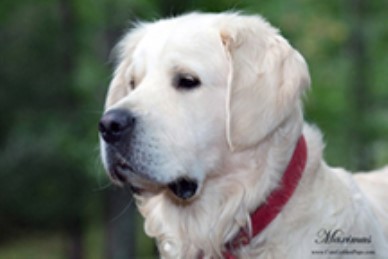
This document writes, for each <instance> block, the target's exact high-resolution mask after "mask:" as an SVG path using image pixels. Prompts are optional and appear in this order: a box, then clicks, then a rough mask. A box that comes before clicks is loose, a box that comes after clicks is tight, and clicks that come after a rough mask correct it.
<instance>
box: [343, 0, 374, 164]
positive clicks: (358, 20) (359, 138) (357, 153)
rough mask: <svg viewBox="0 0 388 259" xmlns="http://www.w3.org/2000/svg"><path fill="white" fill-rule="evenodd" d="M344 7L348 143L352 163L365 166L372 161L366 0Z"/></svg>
mask: <svg viewBox="0 0 388 259" xmlns="http://www.w3.org/2000/svg"><path fill="white" fill-rule="evenodd" d="M347 7H348V8H347V10H348V11H349V15H350V27H351V36H350V40H349V54H350V59H351V73H350V80H349V82H350V87H348V89H349V91H348V94H349V97H350V111H349V114H350V118H351V123H349V129H348V130H349V138H350V139H349V143H350V145H351V146H352V147H351V150H353V152H354V153H352V154H351V155H352V159H351V161H353V162H352V164H353V165H354V167H355V169H357V170H366V169H368V168H370V167H371V166H372V164H373V161H372V160H373V154H372V149H371V148H370V147H368V146H369V144H370V142H371V140H370V136H369V134H368V127H367V126H368V125H367V116H368V109H369V108H370V107H369V104H370V103H371V99H372V98H371V92H370V86H368V84H369V68H370V67H369V64H368V58H367V49H366V45H367V42H366V38H365V34H364V31H365V28H364V26H365V23H364V18H365V8H366V1H363V0H349V1H348V6H347Z"/></svg>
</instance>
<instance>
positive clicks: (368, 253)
mask: <svg viewBox="0 0 388 259" xmlns="http://www.w3.org/2000/svg"><path fill="white" fill-rule="evenodd" d="M116 51H117V60H118V62H117V66H116V69H115V72H114V76H113V79H112V81H111V83H110V86H109V91H108V93H107V98H106V103H105V112H104V114H103V116H102V118H101V120H100V122H99V136H100V145H101V156H102V161H103V164H104V167H105V169H106V171H107V172H108V174H109V176H110V177H111V179H112V181H114V182H115V183H117V184H120V185H124V184H126V185H129V186H130V187H131V188H132V190H133V193H134V197H135V199H136V201H137V206H138V209H139V211H140V213H141V214H142V216H144V219H145V221H144V228H145V232H146V234H147V235H149V236H150V237H153V238H155V239H156V241H157V245H158V249H159V252H160V256H161V257H162V258H275V259H284V258H288V259H305V258H352V259H353V258H357V259H358V258H380V259H387V258H388V243H387V239H388V168H386V169H381V170H379V171H376V172H373V173H368V174H358V175H355V176H353V175H352V174H350V173H348V172H346V171H345V170H343V169H339V168H331V167H329V166H328V165H327V164H326V163H325V162H324V161H323V159H322V149H323V146H324V144H323V141H322V136H321V133H320V131H319V130H318V129H317V128H316V127H315V126H311V125H309V124H307V123H305V122H304V119H303V113H302V102H301V99H302V97H303V94H304V92H306V90H307V89H308V88H309V86H310V76H309V71H308V67H307V65H306V62H305V60H304V58H303V57H302V55H301V54H300V53H299V52H298V51H296V50H295V49H294V48H293V47H292V46H291V45H290V44H289V43H288V41H287V40H286V39H285V38H283V37H282V36H281V35H280V33H279V31H278V30H277V29H276V28H274V27H272V26H271V25H270V24H269V23H268V22H267V21H266V20H265V19H263V18H262V17H260V16H256V15H245V14H240V13H219V14H216V13H190V14H185V15H181V16H178V17H174V18H168V19H162V20H159V21H156V22H151V23H138V24H137V25H136V26H135V28H134V29H132V30H130V31H129V32H128V33H126V35H125V36H124V37H123V38H122V39H121V41H120V42H119V44H118V45H117V48H116Z"/></svg>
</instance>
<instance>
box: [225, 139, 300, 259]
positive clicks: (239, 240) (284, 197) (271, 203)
mask: <svg viewBox="0 0 388 259" xmlns="http://www.w3.org/2000/svg"><path fill="white" fill-rule="evenodd" d="M306 160H307V147H306V141H305V139H304V137H303V135H302V136H301V137H300V138H299V140H298V143H297V145H296V147H295V150H294V154H293V155H292V158H291V160H290V163H289V164H288V166H287V169H286V171H285V172H284V174H283V177H282V179H281V181H280V185H279V187H278V188H277V189H275V190H274V191H272V193H271V194H270V195H269V196H268V199H267V201H266V203H264V204H262V205H261V206H259V207H258V208H257V210H256V211H254V212H253V213H252V214H251V224H252V226H251V229H252V235H250V234H249V232H248V231H247V229H246V228H244V229H241V230H240V232H239V233H238V234H237V235H236V236H235V237H234V239H233V240H231V241H230V242H229V243H228V244H227V245H226V251H225V252H224V253H223V255H224V258H225V259H233V258H236V257H235V256H234V255H233V250H236V249H238V248H239V247H241V246H243V245H247V244H249V242H250V241H251V239H252V237H255V236H257V235H259V234H260V233H261V232H262V231H263V230H264V229H265V228H266V227H267V226H268V225H269V224H270V223H271V222H272V221H273V220H274V219H275V218H276V216H277V215H279V213H280V212H281V210H282V209H283V207H284V206H285V205H286V204H287V202H288V200H289V199H290V198H291V196H292V194H293V193H294V191H295V189H296V187H297V186H298V184H299V181H300V179H301V178H302V173H303V171H304V169H305V165H306Z"/></svg>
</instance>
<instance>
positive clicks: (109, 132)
mask: <svg viewBox="0 0 388 259" xmlns="http://www.w3.org/2000/svg"><path fill="white" fill-rule="evenodd" d="M135 122H136V119H135V117H134V116H133V114H131V113H130V112H129V111H125V110H111V111H108V112H107V113H105V114H104V115H103V116H102V118H101V120H100V122H99V125H98V128H99V131H100V134H101V136H102V138H103V139H104V140H105V141H106V142H107V143H110V144H113V143H115V142H118V141H120V140H121V139H122V138H123V136H125V135H126V134H127V133H129V132H130V131H131V130H132V129H133V127H134V125H135Z"/></svg>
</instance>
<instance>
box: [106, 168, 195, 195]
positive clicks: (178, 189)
mask: <svg viewBox="0 0 388 259" xmlns="http://www.w3.org/2000/svg"><path fill="white" fill-rule="evenodd" d="M109 172H110V173H109V175H110V177H111V180H112V181H113V182H114V183H115V184H117V185H119V186H124V185H128V186H129V187H130V188H131V190H132V191H133V193H134V194H137V195H142V194H144V193H159V192H161V191H163V190H166V191H167V192H168V193H169V195H170V196H172V197H173V199H175V200H177V201H182V202H189V201H192V200H194V199H195V197H196V196H197V195H198V193H199V190H200V184H199V182H198V181H197V180H195V179H191V178H188V177H179V178H177V179H175V180H173V181H169V182H166V183H165V182H160V181H158V180H156V179H153V178H151V177H148V176H146V175H145V174H142V173H137V172H136V173H135V172H134V171H133V170H131V169H130V168H128V167H125V166H123V165H116V166H113V167H111V168H110V170H109Z"/></svg>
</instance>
